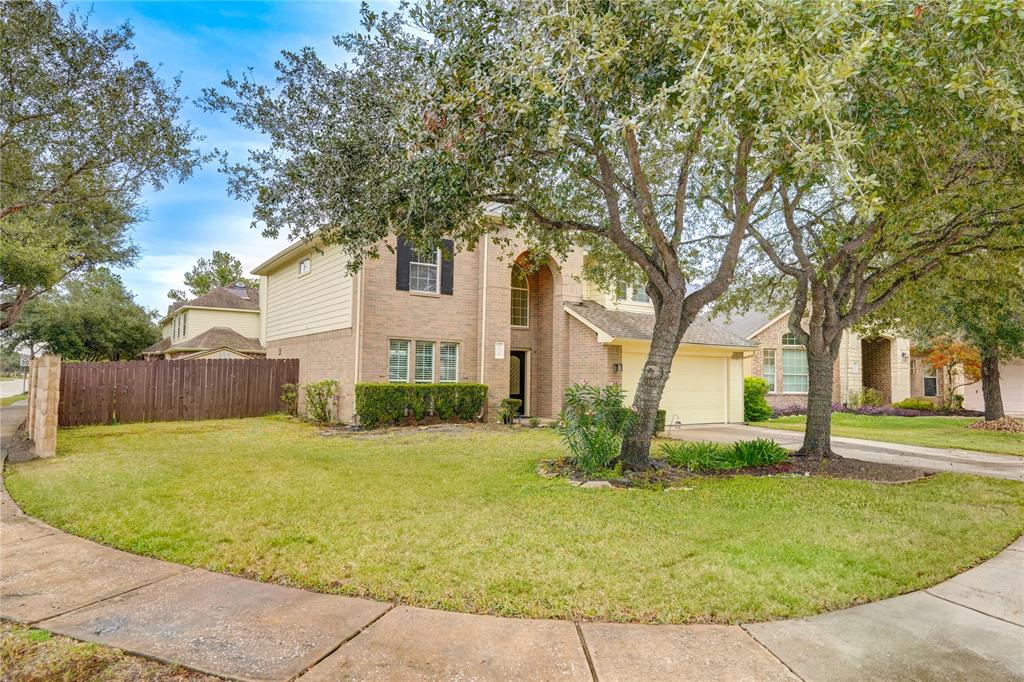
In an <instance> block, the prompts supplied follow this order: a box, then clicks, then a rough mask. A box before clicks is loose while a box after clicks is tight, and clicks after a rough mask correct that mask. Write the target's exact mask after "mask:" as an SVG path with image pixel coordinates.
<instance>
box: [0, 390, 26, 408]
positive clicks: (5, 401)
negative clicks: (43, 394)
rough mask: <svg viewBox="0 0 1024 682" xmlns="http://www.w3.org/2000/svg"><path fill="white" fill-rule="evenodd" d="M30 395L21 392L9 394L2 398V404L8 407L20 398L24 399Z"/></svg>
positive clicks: (0, 400)
mask: <svg viewBox="0 0 1024 682" xmlns="http://www.w3.org/2000/svg"><path fill="white" fill-rule="evenodd" d="M27 397H28V393H19V394H18V395H9V396H7V397H6V398H0V406H3V407H7V406H8V405H13V404H14V403H16V402H18V401H19V400H24V399H25V398H27Z"/></svg>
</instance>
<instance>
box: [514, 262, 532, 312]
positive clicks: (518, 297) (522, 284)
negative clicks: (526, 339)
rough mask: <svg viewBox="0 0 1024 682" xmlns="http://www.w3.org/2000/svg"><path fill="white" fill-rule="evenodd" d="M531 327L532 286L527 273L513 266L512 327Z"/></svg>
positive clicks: (515, 265)
mask: <svg viewBox="0 0 1024 682" xmlns="http://www.w3.org/2000/svg"><path fill="white" fill-rule="evenodd" d="M529 325H530V285H529V283H528V281H527V279H526V273H525V272H523V269H522V268H521V267H519V266H518V265H517V264H515V263H513V264H512V326H513V327H528V326H529Z"/></svg>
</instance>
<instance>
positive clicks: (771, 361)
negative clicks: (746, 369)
mask: <svg viewBox="0 0 1024 682" xmlns="http://www.w3.org/2000/svg"><path fill="white" fill-rule="evenodd" d="M761 354H762V358H761V376H762V377H764V380H765V381H766V382H767V383H768V392H769V393H775V349H774V348H766V349H764V350H763V351H761Z"/></svg>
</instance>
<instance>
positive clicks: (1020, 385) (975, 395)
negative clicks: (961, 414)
mask: <svg viewBox="0 0 1024 682" xmlns="http://www.w3.org/2000/svg"><path fill="white" fill-rule="evenodd" d="M999 387H1000V389H1002V393H1003V410H1005V411H1006V414H1009V415H1011V416H1014V417H1024V362H1014V363H1012V364H1010V363H1004V364H1001V365H999ZM964 407H966V408H967V409H969V410H978V411H979V412H981V411H982V410H984V409H985V398H984V396H983V395H982V392H981V382H980V381H979V382H977V383H974V384H971V385H970V386H968V387H966V388H965V389H964Z"/></svg>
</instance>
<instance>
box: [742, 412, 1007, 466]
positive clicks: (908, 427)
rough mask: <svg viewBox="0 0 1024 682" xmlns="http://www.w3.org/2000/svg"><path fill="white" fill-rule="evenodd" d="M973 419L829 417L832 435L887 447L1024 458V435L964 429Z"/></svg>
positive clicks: (784, 424)
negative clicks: (900, 445)
mask: <svg viewBox="0 0 1024 682" xmlns="http://www.w3.org/2000/svg"><path fill="white" fill-rule="evenodd" d="M804 420H805V417H803V416H802V415H798V416H794V417H780V418H778V419H769V420H768V421H766V422H758V423H757V424H756V425H757V426H767V427H770V428H773V429H787V430H789V431H803V430H804ZM976 421H978V420H977V419H975V418H974V417H875V416H870V415H866V414H847V413H845V412H836V413H834V414H833V415H832V435H833V436H847V437H849V438H864V439H867V440H884V441H889V442H890V443H906V444H907V445H926V446H930V447H936V448H959V449H962V450H979V451H981V452H996V453H1001V454H1004V455H1024V433H1010V432H1006V431H978V430H975V429H968V428H967V425H968V424H971V423H973V422H976Z"/></svg>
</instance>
